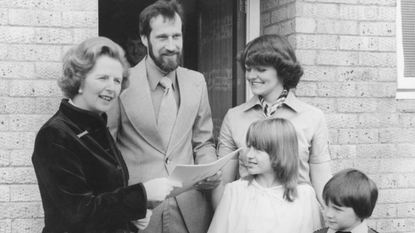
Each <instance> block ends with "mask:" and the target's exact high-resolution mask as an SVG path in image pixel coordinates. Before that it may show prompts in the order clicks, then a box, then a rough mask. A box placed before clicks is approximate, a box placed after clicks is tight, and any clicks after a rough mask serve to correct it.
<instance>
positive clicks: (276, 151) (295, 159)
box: [246, 118, 299, 201]
mask: <svg viewBox="0 0 415 233" xmlns="http://www.w3.org/2000/svg"><path fill="white" fill-rule="evenodd" d="M246 145H247V146H248V147H254V148H255V149H257V150H261V151H264V152H266V153H268V154H269V156H270V160H271V166H272V168H273V170H274V173H275V177H276V179H277V180H278V181H280V182H281V183H282V185H283V187H284V188H285V191H284V198H285V199H286V200H288V201H293V200H294V199H295V198H296V197H297V196H298V194H297V182H298V169H299V168H298V167H299V154H298V139H297V133H296V131H295V128H294V126H293V125H292V124H291V122H290V121H288V120H286V119H282V118H268V119H264V120H260V121H256V122H254V123H252V124H251V126H250V127H249V129H248V133H247V134H246Z"/></svg>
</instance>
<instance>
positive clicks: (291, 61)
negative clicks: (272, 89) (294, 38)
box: [237, 34, 303, 88]
mask: <svg viewBox="0 0 415 233" xmlns="http://www.w3.org/2000/svg"><path fill="white" fill-rule="evenodd" d="M237 60H238V62H239V63H240V64H241V66H242V69H243V71H244V72H246V68H245V66H272V67H274V68H275V70H276V71H277V75H278V77H279V78H280V80H281V82H282V83H283V85H284V87H286V88H295V87H296V86H297V84H298V82H299V81H300V78H301V76H302V75H303V69H302V68H301V65H300V63H299V62H298V61H297V58H296V56H295V53H294V50H293V48H292V47H291V45H290V43H289V42H288V41H287V39H285V37H283V36H280V35H276V34H271V35H263V36H260V37H258V38H255V39H254V40H252V41H251V42H249V43H248V44H247V45H246V46H245V49H244V50H242V51H241V52H239V54H238V56H237Z"/></svg>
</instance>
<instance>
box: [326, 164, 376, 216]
mask: <svg viewBox="0 0 415 233" xmlns="http://www.w3.org/2000/svg"><path fill="white" fill-rule="evenodd" d="M323 199H324V202H325V204H326V205H328V203H329V202H331V203H332V204H334V205H337V206H345V207H351V208H353V210H354V212H355V213H356V215H357V216H358V217H359V218H360V219H362V220H363V219H366V218H369V217H370V216H371V215H372V212H373V209H374V208H375V205H376V201H377V199H378V189H377V187H376V184H375V182H373V180H371V179H370V178H369V177H367V176H366V175H365V174H364V173H363V172H361V171H358V170H356V169H345V170H342V171H340V172H339V173H337V174H336V175H334V176H333V177H332V178H331V179H330V180H329V182H327V184H326V185H325V186H324V189H323Z"/></svg>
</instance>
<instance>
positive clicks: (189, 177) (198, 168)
mask: <svg viewBox="0 0 415 233" xmlns="http://www.w3.org/2000/svg"><path fill="white" fill-rule="evenodd" d="M241 149H242V148H239V149H238V150H235V151H233V152H231V153H229V154H228V155H226V156H225V157H223V158H221V159H219V160H217V161H215V162H212V163H208V164H197V165H194V164H193V165H190V164H179V165H177V167H176V168H175V169H174V170H173V172H172V174H171V175H170V177H169V179H170V180H174V181H179V182H181V183H182V185H183V186H182V187H180V188H178V187H175V188H174V190H173V191H172V192H171V193H170V195H168V196H167V197H175V196H177V195H179V194H181V193H183V192H185V191H188V190H190V189H193V188H195V186H194V185H195V184H196V183H197V182H199V181H201V180H204V179H206V178H208V177H210V176H213V175H215V174H216V173H217V172H218V171H219V170H220V169H222V167H223V166H225V164H226V163H227V162H229V161H230V160H231V159H232V158H233V157H234V156H236V154H237V153H238V152H239V151H240V150H241Z"/></svg>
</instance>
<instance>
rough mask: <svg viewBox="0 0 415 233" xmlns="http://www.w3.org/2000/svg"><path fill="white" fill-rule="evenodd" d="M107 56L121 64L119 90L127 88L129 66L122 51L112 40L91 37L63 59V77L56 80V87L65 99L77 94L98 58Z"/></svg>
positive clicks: (67, 53) (71, 50)
mask: <svg viewBox="0 0 415 233" xmlns="http://www.w3.org/2000/svg"><path fill="white" fill-rule="evenodd" d="M103 55H105V56H109V57H111V58H113V59H115V60H117V61H119V62H120V63H121V66H122V68H123V74H122V75H123V81H122V85H121V90H124V89H125V88H127V87H128V83H129V81H128V76H129V65H128V63H127V61H126V60H125V57H124V50H123V49H122V48H121V47H120V46H119V45H118V44H116V43H115V42H113V41H112V40H110V39H108V38H105V37H93V38H90V39H87V40H85V41H83V42H82V43H80V44H79V45H78V46H76V47H74V48H71V49H70V50H68V52H66V54H65V56H64V57H63V76H62V77H61V78H60V79H58V86H59V87H60V88H61V90H62V92H63V94H64V95H65V96H66V97H67V98H71V99H72V98H73V97H75V96H76V95H77V94H78V90H79V88H80V87H81V83H82V81H83V80H84V79H85V77H86V75H87V74H88V73H89V72H90V71H91V70H92V69H93V68H94V66H95V63H96V61H97V59H98V58H99V57H100V56H103Z"/></svg>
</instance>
